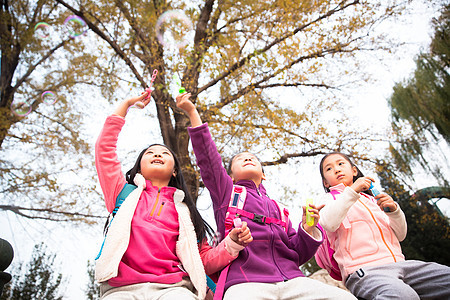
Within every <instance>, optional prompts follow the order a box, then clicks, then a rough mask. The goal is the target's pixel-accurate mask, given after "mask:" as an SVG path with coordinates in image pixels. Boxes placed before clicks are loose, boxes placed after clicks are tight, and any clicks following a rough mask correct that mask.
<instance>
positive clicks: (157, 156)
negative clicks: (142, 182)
mask: <svg viewBox="0 0 450 300" xmlns="http://www.w3.org/2000/svg"><path fill="white" fill-rule="evenodd" d="M140 164H141V171H140V172H141V174H142V176H144V178H145V179H148V180H150V181H152V183H153V184H155V183H156V182H159V181H162V182H165V181H167V182H169V181H170V178H171V177H172V176H174V175H176V171H175V160H174V158H173V155H172V153H171V152H170V151H169V149H167V148H166V147H164V146H161V145H153V146H150V147H149V148H148V149H147V150H146V151H145V152H144V155H143V156H142V158H141V163H140Z"/></svg>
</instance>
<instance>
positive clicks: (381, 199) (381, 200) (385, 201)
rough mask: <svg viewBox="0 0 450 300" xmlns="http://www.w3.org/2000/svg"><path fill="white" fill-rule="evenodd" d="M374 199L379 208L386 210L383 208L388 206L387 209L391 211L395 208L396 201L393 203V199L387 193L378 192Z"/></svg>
mask: <svg viewBox="0 0 450 300" xmlns="http://www.w3.org/2000/svg"><path fill="white" fill-rule="evenodd" d="M375 199H376V200H377V204H378V206H379V207H380V208H381V210H384V211H386V210H385V208H389V210H388V211H390V212H393V211H395V210H396V209H397V203H395V201H394V199H392V197H391V196H389V195H388V194H385V193H380V194H379V195H378V196H376V197H375Z"/></svg>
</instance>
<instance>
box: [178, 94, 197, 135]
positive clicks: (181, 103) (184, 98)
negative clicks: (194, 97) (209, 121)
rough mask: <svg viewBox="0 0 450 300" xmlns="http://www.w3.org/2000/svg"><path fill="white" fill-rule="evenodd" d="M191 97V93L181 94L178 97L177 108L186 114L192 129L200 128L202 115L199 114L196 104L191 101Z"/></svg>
mask: <svg viewBox="0 0 450 300" xmlns="http://www.w3.org/2000/svg"><path fill="white" fill-rule="evenodd" d="M190 97H191V93H183V94H179V95H178V96H177V107H178V108H181V109H182V110H184V112H186V114H187V115H188V117H189V120H190V121H191V127H198V126H200V125H202V120H201V119H200V115H199V114H198V111H197V108H196V107H195V104H194V103H192V102H191V100H189V98H190Z"/></svg>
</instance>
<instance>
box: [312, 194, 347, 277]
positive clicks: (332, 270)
mask: <svg viewBox="0 0 450 300" xmlns="http://www.w3.org/2000/svg"><path fill="white" fill-rule="evenodd" d="M331 195H332V196H333V199H334V200H336V197H335V196H334V193H333V192H331ZM317 226H318V227H319V228H320V229H321V230H322V232H323V243H322V244H321V245H320V246H319V248H318V249H317V251H316V253H315V254H314V258H315V259H316V262H317V264H318V265H319V267H321V268H322V269H325V270H327V272H328V274H330V276H331V278H333V279H335V280H338V281H342V276H341V270H340V269H339V266H338V263H337V262H336V260H335V259H334V257H333V255H334V252H335V251H334V249H333V248H332V247H331V244H330V240H329V239H328V236H327V233H326V232H325V229H323V228H322V226H320V225H319V224H317Z"/></svg>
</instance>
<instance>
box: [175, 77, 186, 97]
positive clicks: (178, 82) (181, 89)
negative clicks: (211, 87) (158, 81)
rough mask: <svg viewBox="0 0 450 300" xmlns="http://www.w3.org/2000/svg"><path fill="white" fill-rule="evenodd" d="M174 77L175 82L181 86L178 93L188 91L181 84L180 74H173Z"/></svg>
mask: <svg viewBox="0 0 450 300" xmlns="http://www.w3.org/2000/svg"><path fill="white" fill-rule="evenodd" d="M172 78H173V79H174V80H175V84H176V85H177V86H178V87H179V89H178V93H179V94H183V93H186V89H185V88H184V87H182V86H181V82H180V81H179V80H178V76H177V75H173V77H172Z"/></svg>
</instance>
